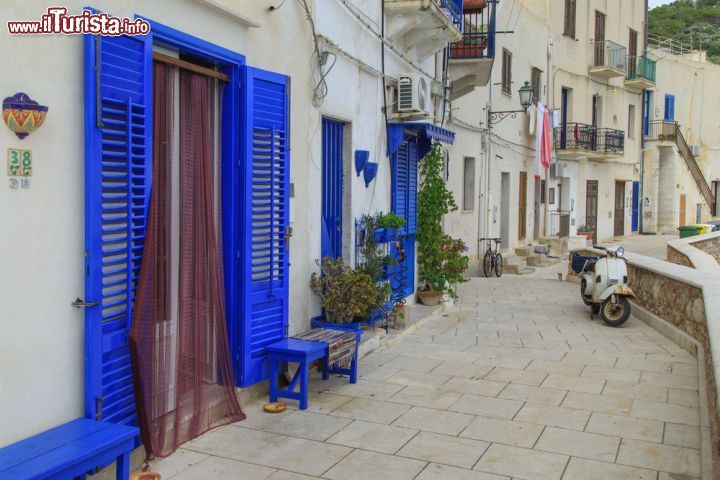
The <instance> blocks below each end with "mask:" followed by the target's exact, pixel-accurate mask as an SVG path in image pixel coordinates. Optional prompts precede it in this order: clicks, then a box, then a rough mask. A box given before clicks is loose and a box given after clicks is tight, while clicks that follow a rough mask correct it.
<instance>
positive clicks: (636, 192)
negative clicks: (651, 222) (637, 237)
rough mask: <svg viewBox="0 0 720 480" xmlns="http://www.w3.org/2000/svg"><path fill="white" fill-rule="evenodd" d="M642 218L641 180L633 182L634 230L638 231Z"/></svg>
mask: <svg viewBox="0 0 720 480" xmlns="http://www.w3.org/2000/svg"><path fill="white" fill-rule="evenodd" d="M639 220H640V182H633V190H632V231H633V232H637V231H638V224H639Z"/></svg>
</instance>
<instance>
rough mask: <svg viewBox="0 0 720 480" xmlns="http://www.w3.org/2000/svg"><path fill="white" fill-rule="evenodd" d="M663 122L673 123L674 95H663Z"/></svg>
mask: <svg viewBox="0 0 720 480" xmlns="http://www.w3.org/2000/svg"><path fill="white" fill-rule="evenodd" d="M665 121H666V122H674V121H675V95H665Z"/></svg>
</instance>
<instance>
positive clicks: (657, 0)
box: [650, 0, 672, 8]
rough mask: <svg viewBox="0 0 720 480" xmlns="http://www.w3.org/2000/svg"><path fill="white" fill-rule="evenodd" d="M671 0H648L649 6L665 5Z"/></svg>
mask: <svg viewBox="0 0 720 480" xmlns="http://www.w3.org/2000/svg"><path fill="white" fill-rule="evenodd" d="M671 1H672V0H650V8H655V7H657V6H659V5H665V4H666V3H670V2H671Z"/></svg>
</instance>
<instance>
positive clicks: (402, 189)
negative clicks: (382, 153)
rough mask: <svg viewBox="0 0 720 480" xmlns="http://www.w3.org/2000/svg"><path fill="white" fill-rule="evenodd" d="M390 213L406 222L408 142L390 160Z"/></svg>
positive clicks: (401, 145)
mask: <svg viewBox="0 0 720 480" xmlns="http://www.w3.org/2000/svg"><path fill="white" fill-rule="evenodd" d="M391 161H392V189H391V190H392V191H391V193H392V195H391V197H392V198H391V200H392V205H391V207H392V211H393V212H395V213H396V214H397V215H398V216H400V217H402V218H404V219H405V220H406V221H407V213H408V211H407V191H408V142H403V143H401V144H400V146H399V147H398V149H397V152H395V153H394V154H393V156H392V158H391Z"/></svg>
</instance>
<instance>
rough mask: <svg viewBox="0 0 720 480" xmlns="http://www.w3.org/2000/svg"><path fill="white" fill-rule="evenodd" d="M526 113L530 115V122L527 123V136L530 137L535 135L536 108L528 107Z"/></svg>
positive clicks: (533, 106)
mask: <svg viewBox="0 0 720 480" xmlns="http://www.w3.org/2000/svg"><path fill="white" fill-rule="evenodd" d="M528 113H529V114H530V120H529V121H528V135H530V136H531V137H532V136H533V135H535V129H536V125H537V108H535V105H530V108H528Z"/></svg>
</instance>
